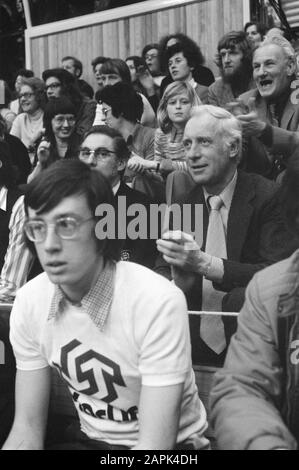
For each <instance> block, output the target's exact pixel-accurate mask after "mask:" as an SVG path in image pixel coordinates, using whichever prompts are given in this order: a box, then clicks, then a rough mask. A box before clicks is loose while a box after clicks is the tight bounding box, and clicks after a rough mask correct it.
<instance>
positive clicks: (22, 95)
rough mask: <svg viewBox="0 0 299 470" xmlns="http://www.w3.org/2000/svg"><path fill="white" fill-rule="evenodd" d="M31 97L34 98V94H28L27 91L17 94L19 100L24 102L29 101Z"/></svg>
mask: <svg viewBox="0 0 299 470" xmlns="http://www.w3.org/2000/svg"><path fill="white" fill-rule="evenodd" d="M32 96H34V93H33V92H30V91H28V92H27V93H20V94H19V98H20V99H21V98H25V100H29V99H30V98H32Z"/></svg>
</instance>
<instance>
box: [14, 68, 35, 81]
mask: <svg viewBox="0 0 299 470" xmlns="http://www.w3.org/2000/svg"><path fill="white" fill-rule="evenodd" d="M19 76H20V77H25V78H30V77H34V73H33V72H32V70H29V69H19V70H18V71H17V73H16V75H15V80H14V81H16V79H17V78H18V77H19Z"/></svg>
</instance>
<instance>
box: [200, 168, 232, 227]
mask: <svg viewBox="0 0 299 470" xmlns="http://www.w3.org/2000/svg"><path fill="white" fill-rule="evenodd" d="M237 177H238V172H237V170H236V171H235V173H234V176H233V177H232V179H231V180H230V182H229V183H228V185H226V187H225V188H224V189H223V191H222V192H221V193H220V194H218V196H219V197H220V198H221V199H222V201H223V206H222V207H221V209H220V214H221V218H222V222H223V226H224V229H225V233H226V232H227V220H228V214H229V210H230V206H231V203H232V199H233V195H234V192H235V188H236V184H237ZM203 193H204V197H205V201H206V205H207V208H208V209H209V204H208V198H209V197H210V196H213V194H209V193H208V192H207V190H206V189H205V188H203Z"/></svg>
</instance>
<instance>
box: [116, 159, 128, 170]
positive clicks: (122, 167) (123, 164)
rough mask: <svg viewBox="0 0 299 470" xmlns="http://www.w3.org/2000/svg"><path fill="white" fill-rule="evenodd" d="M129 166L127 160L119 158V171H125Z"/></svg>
mask: <svg viewBox="0 0 299 470" xmlns="http://www.w3.org/2000/svg"><path fill="white" fill-rule="evenodd" d="M126 166H127V160H123V159H121V160H118V163H117V171H118V172H120V171H124V170H125V168H126Z"/></svg>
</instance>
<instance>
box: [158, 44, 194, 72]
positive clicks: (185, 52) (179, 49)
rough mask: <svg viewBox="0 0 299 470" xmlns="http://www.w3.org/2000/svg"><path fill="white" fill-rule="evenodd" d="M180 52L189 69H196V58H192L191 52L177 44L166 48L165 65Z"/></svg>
mask: <svg viewBox="0 0 299 470" xmlns="http://www.w3.org/2000/svg"><path fill="white" fill-rule="evenodd" d="M179 52H182V54H183V56H184V57H185V58H186V60H187V63H188V65H189V67H193V68H195V67H196V56H194V54H193V52H192V51H190V50H189V49H188V48H187V47H186V46H184V45H183V44H180V43H177V44H174V45H173V46H171V47H168V49H167V51H166V54H165V57H166V59H167V63H168V61H169V59H170V58H171V57H173V56H174V55H175V54H178V53H179Z"/></svg>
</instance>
